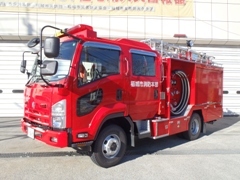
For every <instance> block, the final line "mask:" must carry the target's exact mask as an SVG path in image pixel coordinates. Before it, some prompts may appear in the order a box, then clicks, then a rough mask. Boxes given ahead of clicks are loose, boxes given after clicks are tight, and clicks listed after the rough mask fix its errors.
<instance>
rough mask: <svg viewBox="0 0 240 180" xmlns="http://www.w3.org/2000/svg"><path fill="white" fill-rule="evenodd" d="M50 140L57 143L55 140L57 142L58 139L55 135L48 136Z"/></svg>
mask: <svg viewBox="0 0 240 180" xmlns="http://www.w3.org/2000/svg"><path fill="white" fill-rule="evenodd" d="M50 141H52V142H55V143H57V142H58V139H57V138H55V137H51V138H50Z"/></svg>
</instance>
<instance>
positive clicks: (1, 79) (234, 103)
mask: <svg viewBox="0 0 240 180" xmlns="http://www.w3.org/2000/svg"><path fill="white" fill-rule="evenodd" d="M193 49H194V50H197V51H200V52H205V53H207V54H208V55H212V56H215V58H216V59H215V62H217V63H220V64H222V66H223V67H224V81H223V90H224V95H223V108H224V115H239V114H240V48H230V47H229V48H219V47H194V48H193ZM25 50H29V49H28V48H27V47H26V42H15V43H12V42H5V43H0V117H21V116H23V91H24V85H25V83H26V82H27V76H26V74H22V73H21V72H20V64H21V60H22V54H23V51H25ZM25 57H26V58H25V59H26V60H28V62H27V69H29V70H30V69H31V66H32V64H33V61H34V59H35V57H34V55H32V54H26V55H25Z"/></svg>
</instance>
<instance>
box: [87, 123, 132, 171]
mask: <svg viewBox="0 0 240 180" xmlns="http://www.w3.org/2000/svg"><path fill="white" fill-rule="evenodd" d="M126 147H127V138H126V133H125V132H124V130H123V129H122V128H121V127H119V126H117V125H110V126H107V127H105V128H104V129H103V130H102V131H101V132H100V134H99V136H98V137H97V139H96V141H95V143H94V145H93V152H92V155H91V159H92V161H93V162H94V163H95V164H97V165H99V166H101V167H105V168H108V167H111V166H114V165H116V164H118V163H119V162H120V161H121V159H122V158H123V156H124V154H125V152H126Z"/></svg>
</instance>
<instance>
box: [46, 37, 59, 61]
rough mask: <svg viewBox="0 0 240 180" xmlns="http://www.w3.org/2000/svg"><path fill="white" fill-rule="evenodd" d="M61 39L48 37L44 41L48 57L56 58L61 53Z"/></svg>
mask: <svg viewBox="0 0 240 180" xmlns="http://www.w3.org/2000/svg"><path fill="white" fill-rule="evenodd" d="M59 49H60V40H59V38H58V37H48V38H46V39H45V41H44V54H45V56H46V57H48V58H54V57H57V56H58V55H59Z"/></svg>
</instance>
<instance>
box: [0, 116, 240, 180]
mask: <svg viewBox="0 0 240 180" xmlns="http://www.w3.org/2000/svg"><path fill="white" fill-rule="evenodd" d="M0 167H1V168H0V179H4V180H5V179H7V180H8V179H31V180H33V179H64V180H65V179H86V180H88V179H91V180H93V179H94V180H95V179H96V180H98V179H109V180H110V179H111V180H115V179H116V180H118V179H119V180H124V179H131V180H133V179H134V180H135V179H136V180H146V179H149V180H151V179H153V180H155V179H157V180H158V179H163V180H168V179H169V180H172V179H176V180H188V179H189V180H190V179H191V180H195V179H196V180H202V179H204V180H206V179H207V180H209V179H210V180H211V179H214V180H216V179H218V180H221V179H222V180H235V179H236V180H239V179H240V118H239V117H224V118H222V119H220V120H218V121H217V122H215V123H214V124H213V125H212V124H207V133H206V134H203V135H201V137H200V138H199V139H197V140H195V141H187V140H184V139H181V138H179V137H178V136H170V137H165V138H162V139H157V140H152V139H142V140H138V141H137V142H136V147H135V148H132V147H129V148H128V150H127V152H126V155H125V157H124V158H123V160H122V162H121V163H120V164H118V165H116V166H114V167H111V168H108V169H105V168H101V167H99V166H96V165H95V164H94V163H93V162H92V161H91V159H90V157H89V156H88V155H87V154H85V153H81V154H79V153H77V152H76V151H75V150H74V149H72V148H56V147H52V146H49V145H46V144H44V143H42V142H40V141H37V140H32V139H30V138H28V137H27V135H25V134H24V133H22V132H21V127H20V118H0Z"/></svg>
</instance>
